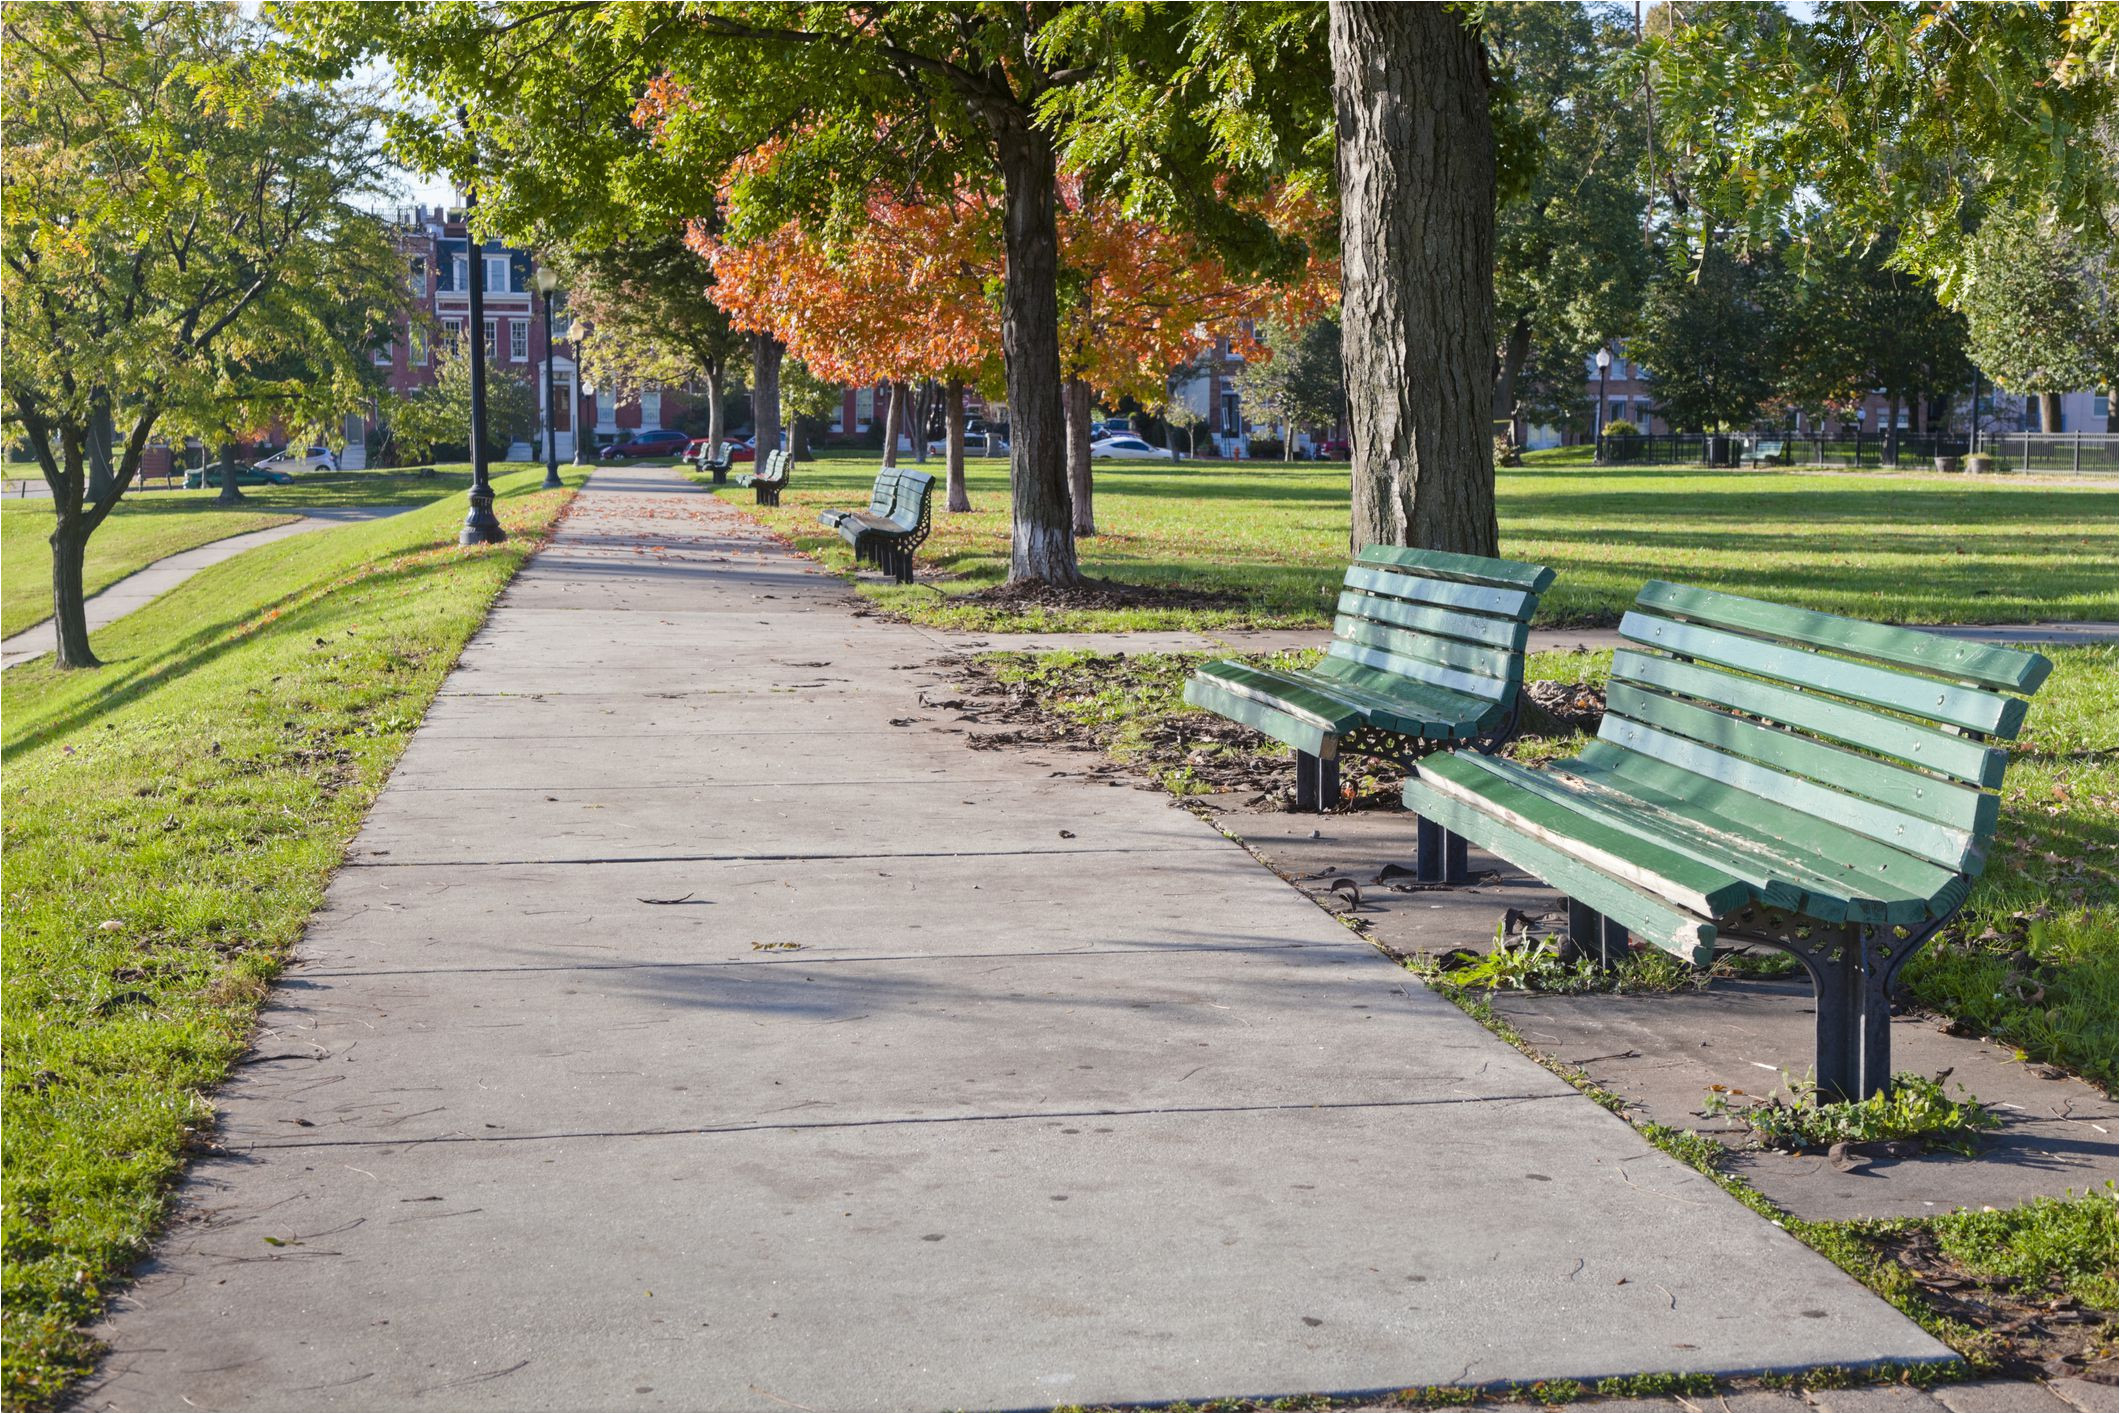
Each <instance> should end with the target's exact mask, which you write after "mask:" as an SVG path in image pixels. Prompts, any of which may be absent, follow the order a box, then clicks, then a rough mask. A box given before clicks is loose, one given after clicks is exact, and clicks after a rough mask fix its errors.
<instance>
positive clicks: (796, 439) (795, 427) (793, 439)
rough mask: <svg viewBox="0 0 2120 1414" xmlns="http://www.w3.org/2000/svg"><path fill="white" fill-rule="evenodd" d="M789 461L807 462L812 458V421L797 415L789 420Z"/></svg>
mask: <svg viewBox="0 0 2120 1414" xmlns="http://www.w3.org/2000/svg"><path fill="white" fill-rule="evenodd" d="M788 459H789V460H790V461H798V462H806V461H809V460H811V457H810V420H809V419H808V418H806V417H803V416H802V415H800V414H797V415H796V416H794V417H791V418H789V419H788Z"/></svg>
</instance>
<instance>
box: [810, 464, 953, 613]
mask: <svg viewBox="0 0 2120 1414" xmlns="http://www.w3.org/2000/svg"><path fill="white" fill-rule="evenodd" d="M934 495H935V478H934V477H932V476H930V475H929V474H928V473H926V472H924V471H912V470H906V469H901V468H899V467H895V466H887V467H884V468H883V469H882V470H880V471H878V472H877V473H876V484H875V486H873V487H872V488H870V491H869V508H868V509H867V510H865V511H838V510H834V511H820V512H819V513H818V516H817V519H818V520H820V521H822V522H823V523H824V524H826V525H829V526H831V527H832V528H833V529H834V530H836V531H838V532H839V538H840V539H842V540H844V541H846V542H847V543H848V544H849V545H852V546H853V547H854V554H855V555H856V556H857V557H858V558H860V559H863V560H867V561H868V562H869V563H870V564H873V565H875V566H876V568H878V569H880V570H882V571H883V572H884V573H886V574H888V575H890V576H891V577H892V578H893V579H895V580H897V581H898V582H899V583H900V584H911V583H912V582H913V552H914V551H915V550H917V549H919V548H920V546H921V543H922V542H923V541H925V540H926V539H927V538H928V531H929V529H930V528H931V527H932V519H931V515H930V509H931V503H932V502H933V500H934Z"/></svg>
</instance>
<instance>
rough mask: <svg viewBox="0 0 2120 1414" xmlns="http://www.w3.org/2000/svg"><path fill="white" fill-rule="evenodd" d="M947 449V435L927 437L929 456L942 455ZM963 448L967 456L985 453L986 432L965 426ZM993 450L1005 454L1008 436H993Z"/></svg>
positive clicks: (948, 445)
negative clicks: (975, 430) (974, 430)
mask: <svg viewBox="0 0 2120 1414" xmlns="http://www.w3.org/2000/svg"><path fill="white" fill-rule="evenodd" d="M949 449H950V442H949V439H948V438H947V437H930V438H928V455H929V456H931V457H939V456H944V455H946V454H948V452H949ZM964 450H965V453H966V455H968V456H974V457H979V456H984V455H986V434H985V433H983V432H973V431H972V430H971V429H970V428H969V427H967V428H966V429H965V430H964ZM994 451H995V453H996V454H997V455H1002V456H1005V455H1007V453H1008V438H1006V437H1001V436H996V437H995V438H994Z"/></svg>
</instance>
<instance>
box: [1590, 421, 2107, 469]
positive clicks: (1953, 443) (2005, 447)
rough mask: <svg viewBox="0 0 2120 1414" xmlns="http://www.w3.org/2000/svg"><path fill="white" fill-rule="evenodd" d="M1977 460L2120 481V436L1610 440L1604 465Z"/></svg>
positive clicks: (1784, 435) (1928, 464) (1683, 435)
mask: <svg viewBox="0 0 2120 1414" xmlns="http://www.w3.org/2000/svg"><path fill="white" fill-rule="evenodd" d="M1976 454H1978V455H1981V456H1986V457H1989V458H1991V459H1992V462H1993V464H1992V465H1991V466H1990V467H1988V468H1987V470H1990V471H1994V472H2044V473H2049V474H2051V473H2060V474H2063V475H2074V476H2116V475H2120V436H2116V435H2114V434H2113V433H2110V432H2051V433H2049V432H1983V433H1981V434H1980V435H1979V438H1978V441H1977V444H1976V443H1975V442H1974V440H1973V439H1972V438H1971V437H1969V436H1968V434H1966V433H1963V432H1959V433H1933V432H1901V433H1898V434H1897V435H1893V434H1888V433H1877V432H1853V433H1849V434H1847V435H1845V436H1840V437H1827V436H1823V435H1819V434H1815V433H1801V432H1756V433H1744V434H1737V433H1732V434H1728V435H1723V434H1717V433H1702V432H1673V433H1660V434H1654V435H1651V434H1647V433H1641V434H1635V435H1631V436H1619V437H1607V438H1606V439H1605V446H1604V457H1603V460H1604V461H1606V462H1607V463H1610V464H1614V465H1620V466H1627V465H1635V466H1656V465H1664V466H1739V465H1750V464H1754V463H1757V464H1759V465H1765V466H1799V467H1801V466H1822V467H1872V468H1891V467H1897V468H1903V469H1907V470H1918V469H1922V468H1935V467H1937V466H1938V465H1939V462H1940V461H1941V460H1942V459H1944V458H1955V459H1956V466H1955V467H1954V468H1953V469H1954V470H1958V471H1966V470H1970V469H1971V468H1970V467H1969V466H1968V465H1967V463H1968V462H1969V461H1970V459H1971V458H1972V457H1973V456H1974V455H1976Z"/></svg>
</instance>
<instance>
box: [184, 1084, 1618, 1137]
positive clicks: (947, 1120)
mask: <svg viewBox="0 0 2120 1414" xmlns="http://www.w3.org/2000/svg"><path fill="white" fill-rule="evenodd" d="M1408 1078H1409V1079H1419V1078H1420V1077H1417V1076H1413V1077H1408ZM1434 1078H1438V1079H1440V1078H1443V1077H1434ZM1581 1099H1582V1096H1581V1095H1580V1094H1578V1093H1577V1092H1576V1091H1575V1090H1574V1089H1573V1088H1569V1089H1564V1090H1549V1091H1544V1092H1540V1093H1532V1094H1515V1095H1449V1096H1438V1097H1436V1098H1434V1099H1429V1100H1320V1101H1312V1102H1308V1103H1301V1102H1294V1101H1290V1102H1286V1103H1282V1104H1272V1105H1154V1106H1146V1107H1143V1108H1139V1109H1122V1110H1018V1111H1009V1112H1004V1113H1001V1114H984V1115H898V1116H894V1117H892V1118H890V1119H813V1120H786V1121H782V1122H780V1123H777V1124H701V1125H683V1126H674V1127H671V1128H664V1129H564V1130H553V1131H550V1132H547V1133H543V1134H436V1135H429V1136H427V1137H426V1138H422V1139H284V1140H275V1141H272V1142H270V1143H262V1144H226V1145H222V1146H221V1148H222V1150H223V1152H226V1153H231V1154H255V1153H262V1152H264V1151H265V1150H268V1149H415V1148H422V1147H425V1146H429V1145H435V1144H556V1143H565V1142H566V1141H568V1140H570V1139H689V1138H702V1137H709V1136H713V1135H719V1134H773V1133H800V1132H803V1131H806V1130H825V1129H890V1128H896V1127H901V1126H904V1127H912V1126H919V1125H943V1124H1023V1123H1028V1122H1032V1121H1039V1120H1067V1119H1076V1120H1081V1119H1158V1118H1162V1117H1164V1116H1173V1115H1247V1114H1300V1113H1318V1112H1323V1111H1328V1110H1413V1109H1433V1108H1436V1107H1438V1106H1443V1105H1505V1104H1522V1103H1530V1102H1535V1101H1539V1100H1581Z"/></svg>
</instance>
